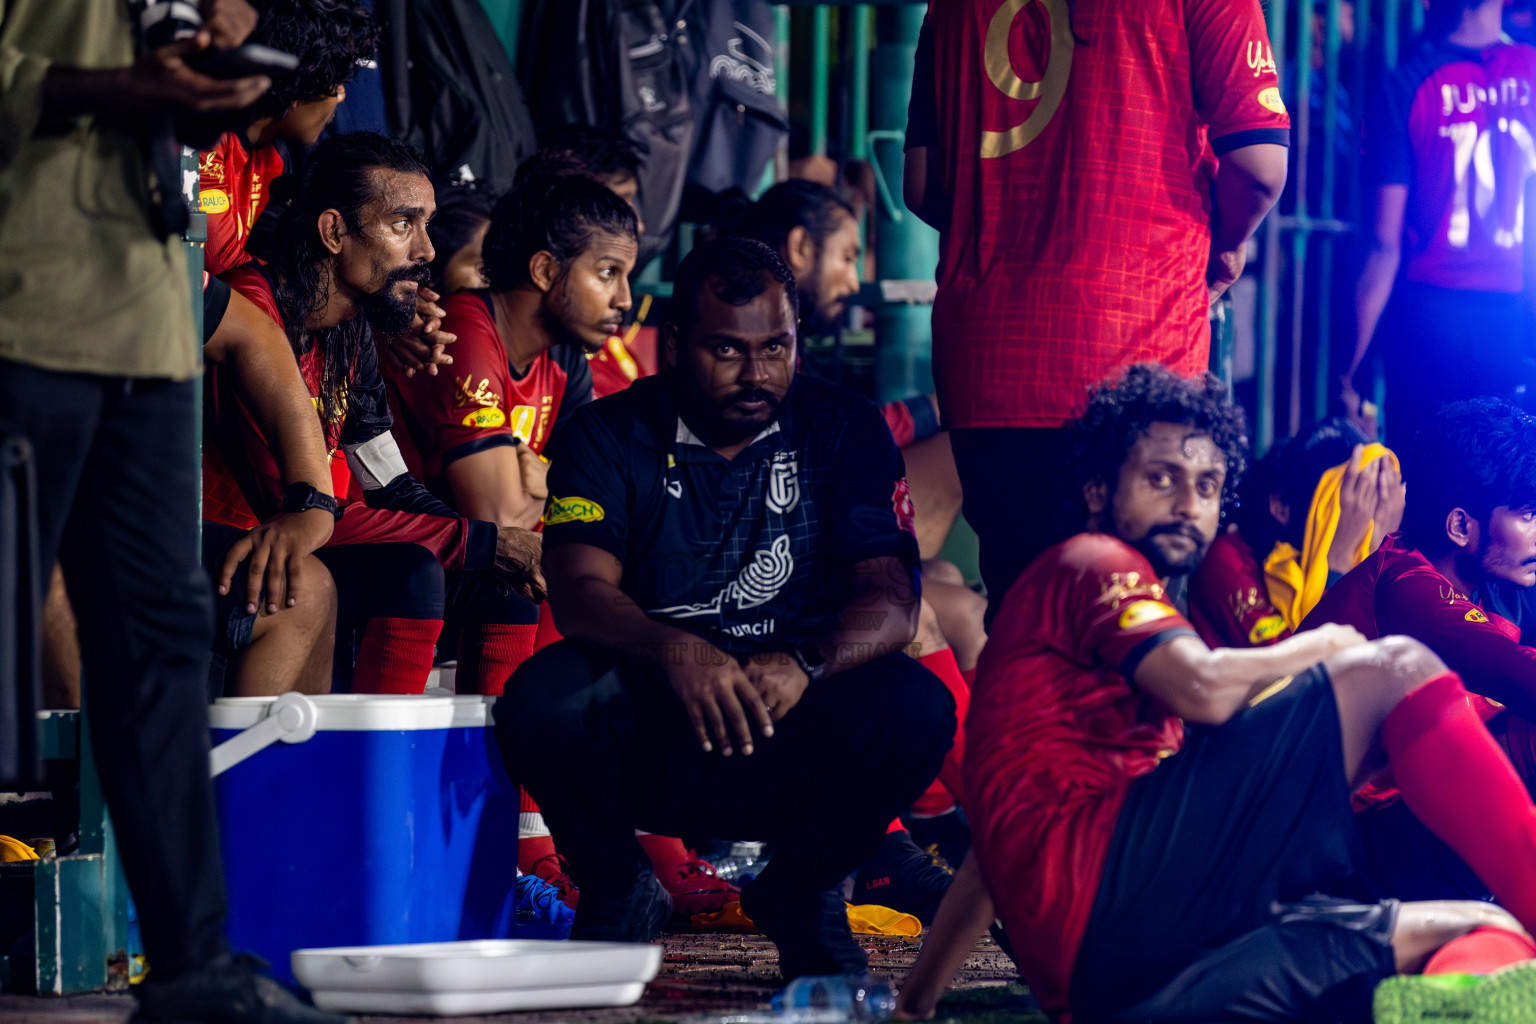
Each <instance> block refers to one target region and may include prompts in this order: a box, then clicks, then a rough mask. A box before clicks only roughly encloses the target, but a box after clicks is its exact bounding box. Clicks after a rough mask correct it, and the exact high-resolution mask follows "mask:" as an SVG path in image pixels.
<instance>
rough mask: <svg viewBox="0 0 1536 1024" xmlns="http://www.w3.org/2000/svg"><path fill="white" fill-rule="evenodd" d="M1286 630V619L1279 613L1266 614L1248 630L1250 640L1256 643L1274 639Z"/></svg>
mask: <svg viewBox="0 0 1536 1024" xmlns="http://www.w3.org/2000/svg"><path fill="white" fill-rule="evenodd" d="M1284 632H1285V620H1284V619H1283V618H1281V617H1280V616H1278V615H1266V616H1264V617H1263V618H1262V619H1260V620H1259V621H1258V622H1255V623H1254V624H1253V628H1252V629H1250V630H1249V631H1248V642H1249V643H1251V644H1254V645H1258V644H1262V643H1264V642H1265V641H1267V640H1273V639H1274V638H1275V637H1277V636H1279V635H1280V634H1281V633H1284Z"/></svg>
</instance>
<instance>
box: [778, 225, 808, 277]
mask: <svg viewBox="0 0 1536 1024" xmlns="http://www.w3.org/2000/svg"><path fill="white" fill-rule="evenodd" d="M784 248H785V250H786V253H785V255H786V257H787V258H786V259H785V261H784V262H785V263H788V264H789V272H790V273H791V274H794V275H795V280H797V281H798V280H800V278H802V277H804V276H805V275H806V274H809V273H810V272H811V271H812V270H814V269H816V242H815V241H814V240H813V239H812V238H811V233H810V232H809V231H807V230H805V228H803V227H793V228H790V229H789V237H788V238H787V239H785V240H784Z"/></svg>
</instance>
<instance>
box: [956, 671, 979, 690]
mask: <svg viewBox="0 0 1536 1024" xmlns="http://www.w3.org/2000/svg"><path fill="white" fill-rule="evenodd" d="M960 678H961V679H964V680H965V685H966V686H969V687H972V688H975V686H976V669H975V668H968V669H966V670H965V671H963V672H961V673H960Z"/></svg>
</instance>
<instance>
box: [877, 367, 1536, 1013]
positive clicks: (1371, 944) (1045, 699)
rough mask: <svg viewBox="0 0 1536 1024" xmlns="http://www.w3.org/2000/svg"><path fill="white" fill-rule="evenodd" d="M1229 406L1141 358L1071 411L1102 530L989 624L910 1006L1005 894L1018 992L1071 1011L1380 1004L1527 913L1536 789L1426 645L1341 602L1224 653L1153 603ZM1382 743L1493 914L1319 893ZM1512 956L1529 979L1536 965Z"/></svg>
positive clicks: (1202, 503)
mask: <svg viewBox="0 0 1536 1024" xmlns="http://www.w3.org/2000/svg"><path fill="white" fill-rule="evenodd" d="M1244 430H1245V428H1244V424H1243V417H1242V413H1241V411H1240V410H1239V409H1238V408H1237V407H1236V406H1234V405H1233V404H1232V403H1231V402H1230V400H1229V399H1228V398H1227V396H1226V389H1225V388H1224V386H1223V385H1222V384H1221V382H1220V381H1218V380H1216V379H1215V378H1214V377H1209V376H1205V377H1202V378H1196V379H1185V378H1181V377H1179V376H1177V375H1176V374H1175V373H1174V372H1173V371H1171V370H1168V369H1166V368H1164V367H1161V366H1157V365H1153V364H1140V365H1137V366H1134V367H1132V368H1131V369H1130V370H1129V371H1127V372H1126V374H1125V375H1124V376H1123V377H1122V378H1121V379H1120V380H1119V381H1117V382H1115V383H1112V384H1107V385H1102V386H1101V387H1099V388H1098V389H1096V390H1095V391H1094V392H1093V394H1092V395H1091V397H1090V399H1089V403H1088V408H1087V410H1086V412H1085V413H1084V414H1083V416H1082V417H1081V418H1080V419H1079V420H1077V421H1076V422H1075V424H1074V425H1073V428H1072V440H1073V447H1074V451H1075V457H1074V462H1073V465H1076V466H1077V467H1078V468H1079V470H1080V472H1081V474H1082V475H1081V477H1080V479H1081V480H1082V481H1083V487H1082V491H1081V494H1082V506H1081V511H1082V514H1083V519H1082V520H1080V521H1081V522H1082V523H1083V524H1084V525H1085V526H1086V527H1087V528H1088V530H1089V531H1092V532H1088V533H1082V534H1078V535H1077V536H1075V537H1072V538H1071V539H1069V540H1067V541H1065V542H1064V543H1062V544H1059V545H1057V546H1055V547H1053V548H1051V549H1049V550H1047V551H1046V552H1045V553H1043V554H1042V555H1040V557H1038V558H1037V559H1036V560H1035V561H1034V562H1033V563H1031V564H1030V566H1029V567H1028V568H1027V569H1026V570H1025V572H1024V573H1023V575H1022V576H1021V577H1020V578H1019V580H1018V581H1017V582H1016V583H1015V584H1014V585H1013V587H1012V588H1011V589H1010V590H1009V592H1008V594H1007V596H1006V598H1005V599H1004V601H1003V605H1002V608H1001V610H1000V612H999V614H998V617H997V619H996V621H995V622H994V623H993V629H992V632H991V639H990V640H989V642H988V645H987V649H986V651H985V652H984V653H983V655H982V659H981V665H980V667H979V669H978V672H977V678H976V687H975V690H974V693H973V694H972V703H971V711H970V716H969V719H968V723H967V733H968V735H967V741H966V742H967V746H966V753H965V787H966V798H967V804H966V808H967V811H968V813H969V814H970V817H971V822H972V828H973V834H974V839H975V846H974V848H973V857H972V860H968V861H967V862H966V865H965V866H963V867H962V868H961V871H960V874H959V875H958V876H957V878H956V881H955V884H954V885H953V886H952V887H951V889H950V895H949V897H947V898H946V902H945V906H944V908H943V909H942V910H941V911H940V915H939V919H938V921H936V922H935V925H934V929H933V932H932V933H931V935H930V937H929V940H928V943H927V945H926V946H925V948H924V950H923V955H922V957H921V958H920V961H919V964H918V965H917V968H916V969H915V970H914V972H913V974H912V975H911V976H910V977H909V978H908V981H907V986H906V988H904V989H903V990H902V993H901V1006H900V1008H901V1009H902V1011H903V1012H904V1013H905V1014H907V1015H909V1016H914V1017H925V1016H928V1015H930V1014H931V1013H932V1011H933V1008H934V1005H935V1002H936V1000H937V997H938V994H939V993H940V992H941V991H942V989H943V987H944V986H945V985H946V984H947V983H948V980H949V978H950V977H952V976H953V971H954V969H955V968H957V967H958V965H959V963H960V962H961V961H962V960H963V959H964V957H965V955H966V954H967V953H968V952H969V951H970V949H971V948H972V946H973V943H974V941H975V939H976V937H977V936H978V935H979V934H980V933H981V931H982V930H984V929H985V927H986V926H987V925H988V924H990V923H991V921H992V920H993V916H994V912H995V913H996V915H997V916H998V917H1000V918H1001V920H1002V923H1003V925H1004V927H1005V928H1006V930H1007V934H1008V938H1009V940H1010V942H1011V944H1012V947H1013V950H1014V953H1015V954H1016V959H1017V961H1018V964H1019V966H1020V969H1021V971H1022V973H1023V976H1024V978H1025V979H1026V980H1027V982H1028V984H1029V987H1030V990H1031V992H1033V993H1034V995H1035V996H1036V998H1038V999H1039V1001H1040V1003H1041V1005H1042V1006H1043V1007H1044V1008H1045V1009H1046V1010H1047V1011H1048V1012H1050V1013H1051V1014H1052V1015H1054V1017H1055V1018H1056V1019H1057V1020H1059V1021H1071V1022H1077V1024H1084V1022H1096V1021H1127V1022H1128V1021H1144V1020H1158V1021H1166V1020H1178V1021H1232V1020H1245V1021H1282V1020H1287V1021H1288V1020H1299V1019H1305V1020H1340V1019H1342V1020H1348V1021H1366V1020H1369V1019H1370V1015H1371V1005H1372V993H1373V990H1375V989H1376V988H1377V986H1378V985H1381V986H1382V991H1381V992H1379V993H1376V1000H1377V1005H1378V1007H1380V1006H1382V1005H1383V1004H1384V1002H1385V1003H1390V1002H1391V1001H1392V1000H1393V999H1397V998H1400V997H1401V996H1402V991H1401V990H1402V989H1403V988H1404V986H1405V985H1407V986H1412V985H1415V984H1416V983H1417V981H1418V979H1414V978H1394V977H1393V975H1394V974H1395V973H1397V972H1404V973H1407V972H1414V971H1418V970H1419V969H1420V968H1421V967H1422V966H1423V965H1424V963H1425V961H1426V959H1427V958H1429V957H1430V955H1431V954H1433V953H1434V952H1435V951H1436V950H1437V949H1439V948H1440V947H1441V946H1443V945H1445V944H1446V943H1448V942H1450V941H1452V940H1455V939H1459V938H1460V937H1462V936H1464V935H1466V934H1467V933H1470V932H1472V931H1473V930H1474V929H1476V928H1478V927H1480V926H1483V925H1496V926H1498V927H1500V928H1502V929H1504V930H1506V931H1507V932H1509V933H1510V936H1511V938H1512V939H1513V940H1515V941H1517V942H1519V941H1521V940H1522V939H1523V938H1524V936H1523V935H1522V927H1523V928H1525V929H1529V928H1531V927H1533V926H1536V872H1533V870H1532V868H1531V865H1532V864H1533V863H1536V807H1533V806H1532V804H1531V800H1530V797H1529V796H1528V795H1527V794H1526V792H1525V788H1524V787H1523V786H1522V785H1521V784H1520V781H1519V779H1518V778H1517V777H1516V776H1515V774H1514V772H1513V771H1512V770H1511V769H1510V767H1509V763H1508V761H1507V760H1506V759H1505V758H1504V756H1503V754H1502V752H1501V751H1500V750H1499V748H1498V746H1497V745H1496V744H1495V743H1494V742H1493V740H1492V738H1491V737H1490V736H1489V735H1488V732H1487V730H1486V729H1485V728H1484V727H1483V725H1482V722H1481V721H1480V720H1479V719H1478V717H1477V716H1476V715H1475V714H1474V713H1473V712H1472V710H1471V708H1470V706H1469V704H1468V701H1467V694H1466V690H1465V689H1464V688H1463V687H1462V684H1461V681H1460V679H1459V678H1458V677H1457V676H1456V675H1455V674H1454V673H1452V672H1451V671H1449V670H1448V669H1447V668H1446V667H1445V664H1444V662H1442V661H1441V660H1440V659H1439V658H1437V657H1436V656H1435V654H1434V653H1433V652H1432V651H1430V650H1429V649H1428V648H1427V647H1425V646H1424V645H1423V644H1420V643H1418V642H1417V641H1414V640H1410V639H1406V638H1402V637H1393V638H1387V639H1383V640H1379V641H1373V642H1364V641H1363V638H1362V637H1361V636H1360V635H1359V634H1358V633H1357V632H1356V631H1355V630H1353V629H1351V628H1349V627H1347V626H1335V625H1330V626H1325V627H1320V628H1318V629H1315V630H1310V631H1308V632H1305V633H1300V634H1297V635H1296V636H1293V637H1291V638H1289V639H1287V640H1284V641H1282V642H1280V643H1277V644H1275V645H1273V646H1270V647H1263V648H1252V649H1247V650H1229V649H1222V650H1215V651H1213V650H1211V649H1210V648H1208V647H1207V646H1206V645H1205V644H1204V643H1203V642H1202V641H1201V640H1200V639H1199V637H1197V636H1196V635H1195V633H1194V631H1193V630H1192V629H1191V628H1190V627H1189V624H1188V622H1187V621H1186V620H1185V618H1184V617H1183V616H1182V615H1181V614H1180V613H1179V612H1178V610H1177V609H1176V608H1175V607H1174V606H1173V605H1172V604H1171V603H1170V602H1169V599H1168V594H1167V589H1166V588H1167V585H1168V581H1169V580H1170V579H1173V578H1176V577H1177V576H1179V575H1182V574H1185V573H1188V572H1190V571H1191V570H1193V569H1194V568H1195V567H1196V566H1197V565H1198V564H1199V562H1200V559H1201V557H1202V556H1203V555H1204V553H1205V551H1206V550H1207V549H1208V547H1209V546H1210V543H1211V541H1212V540H1213V539H1214V537H1215V534H1216V528H1217V523H1218V521H1219V517H1220V512H1221V505H1222V499H1223V496H1224V494H1225V493H1226V492H1227V490H1228V489H1229V481H1231V482H1235V480H1236V479H1237V477H1238V475H1239V474H1240V472H1241V470H1242V468H1243V451H1244V448H1245V447H1246V444H1247V441H1246V438H1245V437H1244ZM1451 762H1454V763H1456V764H1457V765H1458V766H1459V771H1458V773H1457V776H1458V777H1457V778H1456V779H1454V780H1452V779H1450V778H1447V776H1446V773H1445V771H1444V765H1446V764H1447V763H1451ZM1388 764H1390V766H1391V768H1392V770H1393V772H1394V773H1395V775H1396V780H1397V784H1398V786H1399V788H1400V790H1401V792H1402V795H1403V799H1404V801H1405V802H1406V803H1407V804H1408V806H1409V807H1411V808H1413V809H1414V811H1415V812H1416V813H1417V814H1418V815H1419V817H1420V818H1421V819H1422V820H1423V821H1424V822H1425V824H1427V825H1428V826H1429V827H1430V828H1431V830H1432V831H1434V833H1435V834H1436V835H1438V836H1439V837H1440V838H1442V839H1443V840H1445V841H1446V842H1447V843H1449V844H1450V845H1451V846H1452V847H1453V848H1454V849H1456V851H1457V852H1458V853H1459V854H1460V855H1462V856H1463V857H1464V858H1465V859H1466V860H1467V861H1468V863H1470V864H1472V865H1473V866H1474V867H1475V868H1476V870H1477V871H1478V873H1479V875H1480V877H1482V878H1483V879H1484V881H1485V882H1486V883H1487V884H1488V885H1489V886H1490V888H1492V889H1493V890H1494V891H1496V892H1498V894H1499V898H1500V901H1501V903H1502V904H1503V906H1504V907H1507V908H1508V912H1505V911H1504V910H1501V909H1499V908H1498V907H1494V906H1492V905H1490V904H1486V903H1475V902H1463V903H1458V902H1439V903H1429V904H1415V903H1399V902H1397V901H1395V900H1385V901H1382V902H1379V903H1371V904H1364V905H1359V904H1348V903H1344V902H1343V901H1339V900H1330V899H1327V898H1323V897H1318V896H1316V895H1315V894H1317V893H1319V892H1323V891H1327V890H1329V889H1330V888H1332V887H1334V886H1336V885H1337V884H1338V883H1339V882H1340V881H1341V880H1342V879H1343V878H1345V877H1346V876H1348V875H1349V874H1350V873H1351V871H1352V870H1353V869H1354V868H1355V863H1354V861H1355V859H1356V857H1355V847H1354V837H1355V831H1354V829H1355V825H1354V816H1353V814H1352V812H1351V810H1350V793H1351V790H1352V788H1354V787H1356V786H1359V785H1361V784H1362V783H1364V782H1365V781H1367V780H1369V779H1371V778H1374V777H1375V776H1376V775H1377V774H1378V773H1379V772H1380V771H1381V770H1382V769H1383V768H1384V767H1386V766H1387V765H1388ZM973 861H974V863H973ZM988 893H990V895H991V899H990V900H989V899H988ZM994 902H995V911H994ZM1522 948H1526V947H1522ZM1530 950H1531V952H1530V953H1527V954H1526V955H1531V953H1536V947H1530ZM1515 970H1517V971H1519V972H1520V977H1519V978H1517V981H1516V984H1520V985H1523V986H1524V991H1525V993H1526V997H1527V998H1536V968H1529V969H1528V968H1526V967H1524V966H1522V967H1519V968H1515ZM1500 987H1501V988H1504V989H1507V988H1508V987H1509V983H1508V982H1501V983H1500ZM1479 990H1481V991H1483V992H1484V993H1488V992H1493V991H1494V989H1493V987H1491V986H1490V987H1489V988H1486V989H1485V988H1483V987H1482V986H1481V985H1477V986H1471V987H1468V988H1466V989H1464V990H1458V998H1465V999H1468V1000H1471V999H1476V998H1479V997H1478V996H1477V993H1478V992H1479ZM1527 1005H1529V1004H1527Z"/></svg>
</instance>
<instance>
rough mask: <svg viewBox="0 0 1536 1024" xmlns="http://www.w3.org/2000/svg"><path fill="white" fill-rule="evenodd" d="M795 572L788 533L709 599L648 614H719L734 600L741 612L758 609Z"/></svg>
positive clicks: (755, 555) (754, 554) (754, 555)
mask: <svg viewBox="0 0 1536 1024" xmlns="http://www.w3.org/2000/svg"><path fill="white" fill-rule="evenodd" d="M794 571H795V556H794V555H793V554H792V553H791V552H790V550H789V535H788V534H780V535H779V536H778V537H776V538H774V541H773V543H772V544H770V545H768V547H766V548H759V549H758V550H756V551H754V552H752V560H751V561H749V562H748V563H747V564H746V565H744V566H742V567H741V571H740V572H738V573H737V574H736V578H735V579H734V580H732V581H731V582H729V583H727V584H726V585H725V586H724V587H723V588H722V589H721V591H720V592H719V593H718V594H716V595H715V596H714V597H713V598H711V599H710V600H708V601H705V602H703V603H701V604H678V605H673V606H672V607H670V608H653V609H651V610H650V611H648V612H647V613H646V614H647V615H667V616H670V617H672V618H674V619H691V618H695V617H697V616H700V615H718V614H720V611H721V609H722V608H724V607H725V606H726V604H727V603H734V604H735V606H736V609H737V610H738V611H742V610H745V609H747V608H757V607H759V606H760V605H765V604H767V603H768V602H769V601H772V600H773V599H774V598H776V597H778V596H779V591H780V590H783V589H784V584H786V583H788V582H789V577H790V575H791V574H792V573H794Z"/></svg>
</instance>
